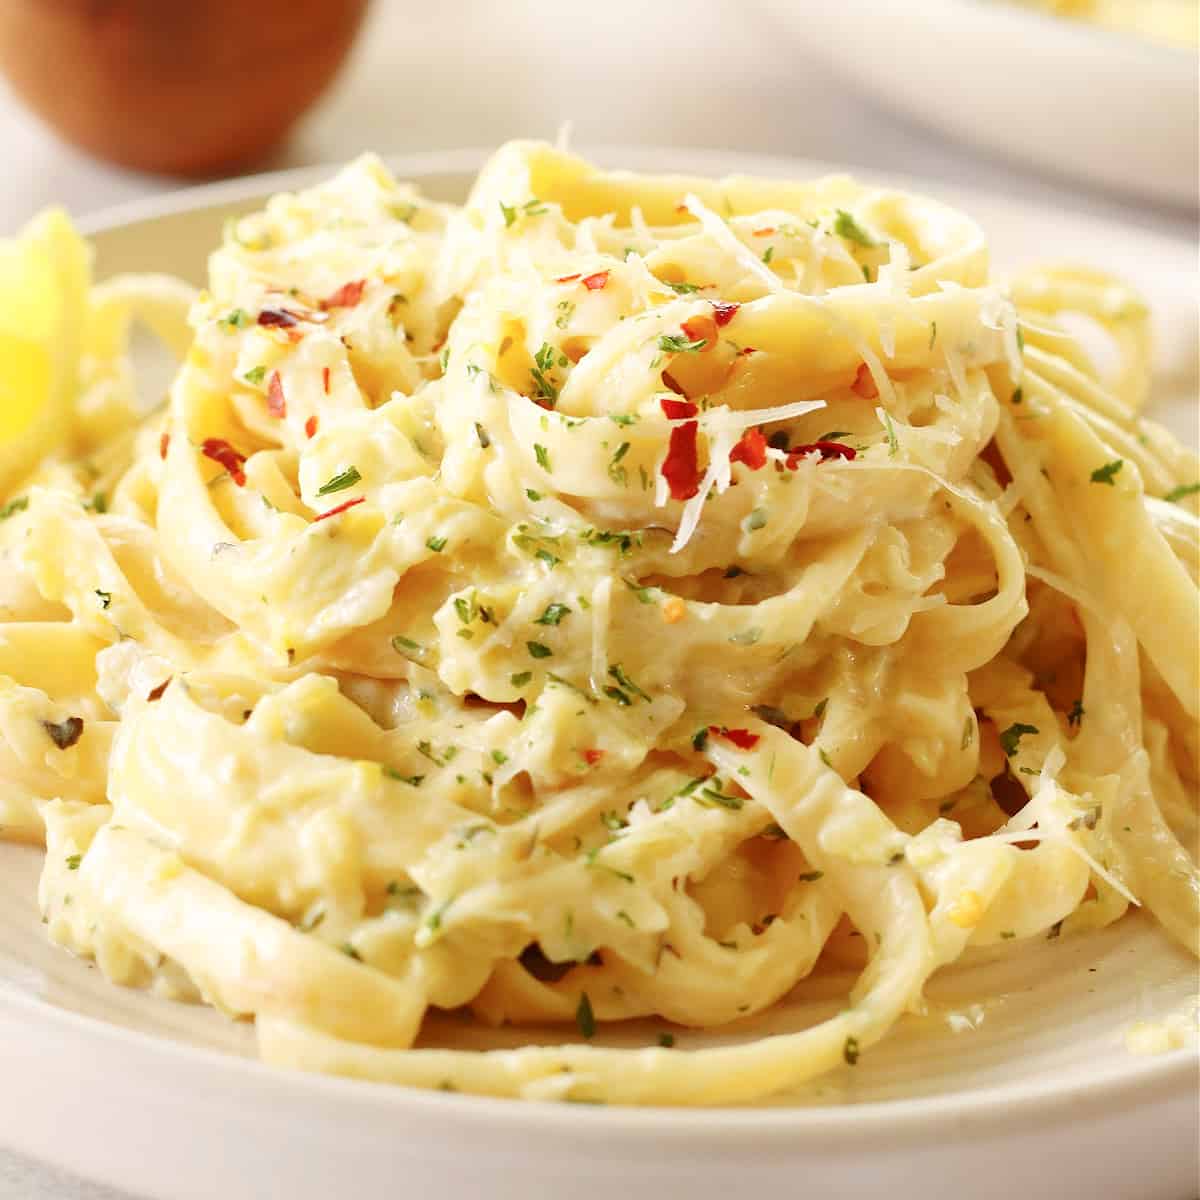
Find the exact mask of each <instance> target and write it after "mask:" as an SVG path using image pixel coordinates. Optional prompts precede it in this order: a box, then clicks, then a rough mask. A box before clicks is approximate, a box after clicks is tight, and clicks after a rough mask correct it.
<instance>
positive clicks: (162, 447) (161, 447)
mask: <svg viewBox="0 0 1200 1200" xmlns="http://www.w3.org/2000/svg"><path fill="white" fill-rule="evenodd" d="M170 448H171V435H170V434H169V433H164V434H162V435H161V436H160V437H159V439H158V457H159V458H162V459H165V458H166V457H167V451H168V450H169V449H170Z"/></svg>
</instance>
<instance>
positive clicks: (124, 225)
mask: <svg viewBox="0 0 1200 1200" xmlns="http://www.w3.org/2000/svg"><path fill="white" fill-rule="evenodd" d="M946 2H955V3H957V0H946ZM492 152H493V149H480V148H477V147H463V148H459V149H454V150H435V151H427V152H422V153H415V154H412V153H409V154H395V155H381V156H380V157H381V158H382V159H383V161H384V162H385V163H386V164H387V166H388V168H389V169H390V170H392V171H393V172H394V173H395V174H396V176H397V178H399V179H412V180H413V181H414V182H417V183H419V182H420V181H421V179H422V178H428V177H429V176H435V175H453V174H463V175H468V174H471V173H473V172H474V171H475V170H477V169H478V167H479V165H480V164H481V163H482V162H483V161H484V160H485V159H486V158H487V157H488V156H489V155H490V154H491V153H492ZM578 152H580V153H584V154H586V155H588V156H589V157H592V158H594V159H596V160H598V161H600V162H602V163H614V164H615V163H619V164H621V165H622V166H625V167H627V168H629V169H639V170H648V169H657V170H660V171H674V172H688V171H691V172H700V173H715V174H730V173H736V172H742V173H758V174H762V175H766V176H768V177H770V176H778V175H783V174H792V175H796V174H799V175H801V177H804V176H813V177H815V176H819V175H826V174H839V173H847V172H849V173H853V174H855V175H856V176H857V177H858V178H860V179H863V180H864V181H867V182H869V183H878V184H883V183H885V182H887V183H889V184H890V185H891V186H899V187H903V188H906V189H912V190H915V191H919V192H923V193H924V194H925V195H929V196H934V197H937V198H939V199H940V198H944V199H945V201H946V202H947V203H950V204H954V205H958V206H961V207H963V208H964V209H965V211H967V212H968V213H970V212H971V200H972V198H978V200H979V202H980V203H981V204H982V205H996V204H1002V205H1003V206H1004V207H1005V209H1006V210H1008V211H1009V212H1010V213H1011V214H1012V215H1013V217H1014V218H1016V219H1023V218H1026V217H1029V218H1033V219H1037V218H1038V217H1039V216H1040V217H1042V218H1044V217H1045V215H1046V213H1047V210H1048V208H1049V206H1048V205H1044V204H1042V205H1039V204H1037V203H1031V202H1028V201H1022V200H1019V199H1015V198H1012V197H1009V196H1004V195H999V194H997V193H994V192H989V191H987V190H985V189H973V188H970V187H961V186H959V185H957V184H950V183H941V182H939V181H937V180H934V179H929V178H920V177H914V176H909V175H906V174H897V173H892V172H878V171H872V170H870V169H869V168H864V167H860V166H856V165H854V164H835V163H830V162H826V161H821V160H815V159H810V158H805V157H800V156H790V155H765V154H747V153H740V152H730V151H723V150H714V149H702V148H686V147H675V148H669V149H668V148H662V147H649V146H638V147H629V146H620V145H596V146H592V145H585V146H583V147H580V148H578ZM341 165H344V164H317V165H313V166H306V167H294V168H287V169H284V170H280V171H271V172H264V173H260V174H256V175H250V176H244V177H241V178H237V179H232V180H220V181H216V182H210V183H204V184H200V185H196V186H192V187H187V188H182V189H178V190H172V191H170V192H166V193H161V194H157V195H152V196H148V197H143V198H139V199H136V200H133V201H127V202H125V203H122V204H119V205H115V206H110V207H105V208H102V209H100V210H98V211H95V212H92V213H90V214H87V215H85V216H82V217H80V218H79V219H78V221H77V224H78V226H79V228H80V230H81V232H82V233H84V234H85V236H88V237H95V236H102V235H103V234H104V233H106V232H110V231H111V232H116V231H118V230H128V229H129V228H130V227H132V226H136V225H139V224H146V223H150V222H154V221H158V220H162V219H164V218H169V217H172V216H182V215H185V214H187V213H192V212H196V211H198V210H204V209H214V208H221V207H227V206H229V205H233V204H238V203H244V202H247V201H254V200H256V199H258V198H261V197H265V196H267V195H270V194H272V193H274V192H277V191H281V190H291V189H295V188H297V187H303V186H307V185H309V184H311V183H312V182H314V181H316V180H320V179H322V178H325V177H328V176H329V175H330V174H332V173H333V172H334V171H336V170H337V169H338V168H339V166H341ZM1054 211H1055V214H1056V216H1057V217H1058V219H1066V220H1070V221H1071V222H1072V223H1073V224H1075V225H1076V226H1077V227H1078V226H1079V225H1082V226H1084V227H1086V228H1087V229H1088V230H1089V231H1091V232H1094V233H1095V234H1096V235H1097V236H1103V235H1104V233H1106V232H1109V231H1113V230H1119V231H1120V233H1121V235H1122V236H1124V237H1126V238H1137V239H1140V240H1144V241H1145V242H1147V243H1155V244H1156V245H1157V246H1158V248H1159V249H1161V250H1163V251H1165V252H1170V251H1172V250H1174V251H1178V250H1179V248H1180V247H1187V248H1188V249H1189V250H1192V249H1194V243H1192V242H1190V241H1189V240H1188V239H1185V238H1182V237H1177V236H1172V235H1170V234H1165V233H1161V232H1158V231H1153V230H1147V229H1144V228H1142V227H1140V226H1136V225H1126V224H1123V223H1121V222H1119V221H1116V220H1113V219H1111V218H1106V217H1102V216H1097V215H1095V214H1090V213H1072V212H1070V211H1069V210H1064V209H1060V208H1058V207H1057V206H1055V210H1054ZM16 1012H19V1013H21V1014H23V1017H24V1019H25V1020H27V1021H29V1022H31V1023H32V1026H33V1028H34V1029H35V1031H36V1032H38V1033H40V1034H42V1035H45V1036H54V1035H55V1034H61V1035H64V1036H72V1037H74V1038H76V1039H79V1038H86V1039H89V1040H90V1039H96V1038H99V1039H101V1040H102V1041H103V1042H104V1043H105V1045H106V1046H107V1047H109V1048H111V1049H114V1050H118V1051H120V1050H124V1051H125V1052H126V1053H127V1054H128V1055H129V1056H130V1058H131V1059H134V1058H136V1059H138V1060H139V1061H141V1062H143V1063H147V1064H151V1063H153V1064H156V1065H159V1066H162V1065H169V1064H170V1063H171V1062H174V1063H176V1064H178V1065H179V1066H180V1069H181V1070H183V1069H185V1068H186V1069H187V1070H188V1071H189V1072H195V1073H198V1074H197V1075H196V1078H200V1077H201V1076H203V1077H206V1078H207V1079H209V1080H210V1081H211V1080H213V1079H214V1078H216V1077H217V1076H223V1077H224V1078H225V1079H226V1080H227V1081H228V1084H229V1086H230V1088H231V1089H233V1088H237V1087H239V1086H242V1087H253V1088H255V1089H256V1090H258V1091H260V1092H263V1091H265V1092H274V1093H277V1094H280V1095H286V1096H287V1097H288V1098H289V1100H291V1101H292V1102H297V1103H299V1102H311V1103H314V1104H319V1103H324V1102H336V1103H337V1104H338V1105H339V1106H343V1107H344V1106H347V1105H351V1106H354V1107H361V1106H366V1107H367V1108H370V1109H374V1110H376V1111H377V1112H378V1113H379V1114H385V1113H388V1112H398V1111H400V1110H402V1109H403V1108H405V1107H408V1106H416V1107H419V1108H422V1109H426V1110H427V1111H428V1112H429V1114H430V1116H434V1115H444V1116H446V1117H448V1118H452V1119H453V1120H455V1121H456V1122H460V1123H464V1124H470V1125H475V1126H477V1127H483V1126H488V1127H495V1126H496V1125H497V1124H500V1125H504V1126H508V1127H510V1128H515V1127H519V1126H523V1125H536V1126H538V1127H539V1128H540V1129H548V1128H549V1129H553V1130H555V1131H558V1132H560V1133H562V1134H564V1135H569V1136H571V1137H572V1138H575V1139H580V1138H582V1139H583V1140H584V1141H591V1140H593V1139H595V1140H598V1141H602V1140H605V1139H609V1138H611V1137H613V1136H614V1135H615V1134H620V1136H621V1137H622V1138H623V1139H629V1140H631V1141H634V1142H638V1143H647V1144H648V1143H650V1142H660V1141H661V1140H662V1139H664V1138H665V1139H667V1140H669V1141H674V1140H675V1139H679V1140H680V1143H681V1144H682V1141H683V1140H687V1139H690V1138H693V1137H694V1136H695V1135H696V1134H697V1133H703V1134H704V1136H705V1138H706V1139H709V1140H710V1141H715V1143H716V1144H718V1145H722V1144H723V1145H724V1146H725V1147H726V1148H728V1147H730V1146H732V1145H733V1143H735V1142H736V1143H737V1146H738V1148H739V1149H744V1148H746V1147H747V1146H751V1145H761V1146H764V1147H772V1148H775V1149H786V1148H792V1149H799V1148H800V1145H799V1143H798V1141H797V1139H798V1138H803V1139H804V1140H805V1142H808V1143H810V1144H811V1143H812V1142H813V1141H815V1140H818V1139H819V1140H820V1141H821V1144H827V1143H828V1142H829V1141H830V1140H831V1139H832V1141H834V1142H840V1141H842V1140H846V1139H858V1138H861V1137H862V1136H863V1134H864V1133H865V1132H874V1133H876V1134H878V1135H879V1136H881V1137H884V1138H886V1140H887V1142H888V1143H889V1144H892V1145H895V1144H896V1143H897V1142H899V1143H902V1144H912V1143H915V1142H918V1141H919V1142H922V1143H923V1142H926V1141H928V1140H929V1139H930V1138H932V1137H934V1136H936V1135H937V1134H938V1133H939V1131H941V1132H943V1133H949V1134H951V1135H953V1134H954V1133H955V1132H956V1131H957V1132H958V1133H962V1132H963V1131H964V1130H965V1128H966V1127H967V1126H968V1125H971V1124H974V1125H976V1126H978V1125H981V1124H983V1123H985V1122H986V1124H987V1127H988V1131H989V1135H990V1136H996V1137H1000V1136H1009V1135H1012V1134H1015V1133H1016V1132H1018V1131H1019V1130H1021V1129H1022V1128H1029V1127H1031V1126H1035V1125H1038V1124H1042V1123H1044V1122H1045V1121H1046V1120H1048V1119H1051V1118H1055V1119H1057V1120H1059V1121H1063V1120H1080V1119H1086V1117H1087V1116H1088V1115H1089V1114H1091V1113H1093V1112H1097V1111H1100V1110H1102V1109H1108V1108H1109V1107H1110V1106H1111V1105H1112V1103H1113V1102H1114V1101H1120V1102H1121V1103H1122V1104H1127V1105H1133V1104H1139V1105H1140V1104H1149V1103H1152V1102H1154V1101H1159V1102H1162V1101H1166V1100H1172V1099H1177V1098H1179V1096H1180V1095H1181V1094H1183V1093H1184V1092H1191V1091H1192V1090H1194V1085H1195V1076H1196V1070H1197V1065H1198V1064H1197V1056H1196V1054H1195V1052H1194V1051H1193V1050H1191V1049H1189V1048H1181V1049H1177V1050H1172V1051H1168V1052H1166V1053H1164V1054H1161V1055H1158V1056H1155V1057H1147V1058H1142V1057H1139V1056H1136V1055H1133V1054H1130V1055H1129V1056H1128V1061H1127V1062H1122V1063H1121V1064H1120V1065H1118V1066H1108V1067H1105V1068H1103V1069H1101V1070H1099V1071H1098V1072H1097V1073H1096V1074H1095V1075H1089V1076H1086V1077H1083V1078H1077V1079H1074V1080H1065V1081H1063V1080H1057V1079H1055V1078H1054V1077H1053V1076H1051V1077H1049V1078H1046V1079H1043V1080H1039V1081H1029V1082H1027V1081H1014V1082H1009V1083H1004V1084H996V1085H991V1086H986V1087H981V1088H971V1089H966V1090H961V1091H954V1092H951V1093H947V1094H944V1095H932V1096H918V1097H905V1098H899V1099H892V1100H883V1101H869V1102H863V1103H853V1102H851V1103H840V1104H812V1105H810V1104H803V1105H792V1106H781V1107H758V1108H755V1107H744V1108H743V1107H714V1108H684V1107H664V1106H654V1107H649V1106H625V1105H607V1106H602V1107H598V1108H597V1107H593V1106H580V1105H571V1104H560V1103H555V1102H549V1101H520V1102H515V1101H513V1100H511V1099H504V1098H495V1097H486V1096H471V1095H459V1094H456V1095H446V1094H443V1093H438V1092H430V1091H428V1090H426V1089H419V1088H413V1087H408V1086H405V1085H400V1084H390V1083H383V1084H381V1083H373V1082H370V1081H364V1080H357V1079H346V1078H340V1077H336V1076H326V1075H318V1074H311V1073H305V1072H299V1071H295V1070H290V1069H284V1068H278V1067H274V1066H270V1065H268V1064H265V1063H263V1062H261V1061H259V1060H257V1059H252V1058H246V1057H242V1056H240V1055H237V1054H234V1053H231V1052H228V1051H223V1050H217V1049H212V1048H208V1047H202V1046H196V1045H193V1044H190V1043H188V1042H184V1041H178V1040H175V1039H172V1038H170V1037H168V1036H165V1035H163V1034H158V1033H150V1032H145V1031H142V1030H138V1029H131V1028H127V1027H124V1026H121V1025H117V1024H113V1023H111V1022H107V1021H104V1020H102V1019H100V1018H98V1017H91V1016H88V1015H86V1014H82V1013H76V1012H72V1011H70V1010H69V1009H65V1008H61V1007H58V1006H56V1005H53V1004H51V1003H49V1002H47V1001H45V1000H41V999H39V998H37V997H35V996H31V995H29V994H27V993H24V992H20V991H17V990H15V989H13V988H9V987H7V986H3V985H0V1018H2V1017H4V1016H5V1014H6V1013H7V1014H13V1013H16ZM132 1065H133V1064H132V1062H131V1066H132ZM4 1140H6V1139H5V1137H4V1132H3V1130H2V1129H0V1141H4Z"/></svg>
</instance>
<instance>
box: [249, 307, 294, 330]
mask: <svg viewBox="0 0 1200 1200" xmlns="http://www.w3.org/2000/svg"><path fill="white" fill-rule="evenodd" d="M258 323H259V324H260V325H266V326H267V327H268V328H270V327H272V326H280V327H281V328H284V329H286V328H287V327H288V326H289V325H295V324H296V318H295V317H294V316H292V314H291V313H290V312H286V311H285V310H283V309H279V308H264V309H263V310H262V312H260V313H259V314H258Z"/></svg>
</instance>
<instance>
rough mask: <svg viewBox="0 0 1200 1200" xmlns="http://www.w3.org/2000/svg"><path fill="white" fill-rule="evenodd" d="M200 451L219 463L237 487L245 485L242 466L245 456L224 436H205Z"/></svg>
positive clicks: (244, 474)
mask: <svg viewBox="0 0 1200 1200" xmlns="http://www.w3.org/2000/svg"><path fill="white" fill-rule="evenodd" d="M200 453H201V454H203V455H204V457H205V458H211V459H212V460H213V462H215V463H220V464H221V466H223V467H224V468H225V470H227V471H228V472H229V477H230V478H231V479H232V480H233V482H234V483H236V484H237V485H238V487H245V486H246V472H245V471H243V470H242V466H243V465H244V464H245V462H246V456H245V455H244V454H239V453H238V452H237V451H236V450H235V449H234V448H233V447H232V446H231V445H230V444H229V443H228V442H227V441H226V440H225V439H224V438H205V439H204V443H203V444H202V445H201V447H200Z"/></svg>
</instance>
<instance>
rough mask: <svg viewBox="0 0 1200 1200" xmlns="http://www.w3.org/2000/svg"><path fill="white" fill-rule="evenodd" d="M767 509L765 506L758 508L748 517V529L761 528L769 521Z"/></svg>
mask: <svg viewBox="0 0 1200 1200" xmlns="http://www.w3.org/2000/svg"><path fill="white" fill-rule="evenodd" d="M767 520H768V518H767V510H766V509H765V508H756V509H754V511H753V512H751V514H750V515H749V516H748V517H747V518H746V529H747V530H748V531H750V532H753V531H754V530H756V529H761V528H762V527H763V526H764V525H766V523H767Z"/></svg>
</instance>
